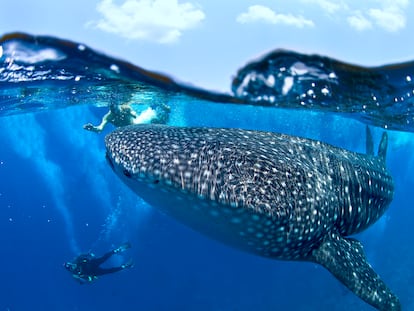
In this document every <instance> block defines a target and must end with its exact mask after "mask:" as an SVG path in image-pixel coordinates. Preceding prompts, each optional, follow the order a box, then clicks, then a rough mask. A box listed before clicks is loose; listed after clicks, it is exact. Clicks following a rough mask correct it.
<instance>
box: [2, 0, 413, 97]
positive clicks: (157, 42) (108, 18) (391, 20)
mask: <svg viewBox="0 0 414 311" xmlns="http://www.w3.org/2000/svg"><path fill="white" fill-rule="evenodd" d="M413 17H414V4H413V3H412V1H409V0H366V1H355V0H290V1H286V0H283V1H282V0H263V1H259V0H252V1H251V0H239V1H231V0H228V1H222V0H88V1H84V0H71V1H66V0H62V1H55V0H53V1H52V0H38V1H32V0H2V5H1V10H0V33H1V34H5V33H9V32H14V31H22V32H27V33H30V34H38V35H53V36H57V37H60V38H65V39H70V40H73V41H77V42H80V43H84V44H86V45H88V46H90V47H92V48H94V49H96V50H98V51H101V52H104V53H105V54H108V55H110V56H115V57H118V58H121V59H124V60H127V61H130V62H132V63H134V64H136V65H139V66H141V67H144V68H146V69H150V70H155V71H158V72H163V73H166V74H168V75H170V76H173V77H174V78H176V79H178V80H179V81H183V82H187V83H190V84H193V85H197V86H200V87H204V88H207V89H213V90H220V91H227V92H229V91H230V83H231V79H232V77H233V76H234V75H235V73H236V71H237V69H238V68H240V67H241V66H243V65H244V64H246V63H247V62H248V61H249V60H253V59H257V58H258V57H260V56H261V55H263V54H264V53H266V52H269V51H271V50H274V49H277V48H284V49H291V50H295V51H298V52H302V53H317V54H321V55H326V56H331V57H334V58H337V59H340V60H343V61H347V62H351V63H355V64H360V65H367V66H376V65H382V64H387V63H393V62H400V61H408V60H413V59H414V41H413V40H412V34H413V33H414V24H413Z"/></svg>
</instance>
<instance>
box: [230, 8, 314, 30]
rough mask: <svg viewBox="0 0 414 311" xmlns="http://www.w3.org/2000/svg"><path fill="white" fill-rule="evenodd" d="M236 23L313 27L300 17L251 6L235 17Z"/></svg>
mask: <svg viewBox="0 0 414 311" xmlns="http://www.w3.org/2000/svg"><path fill="white" fill-rule="evenodd" d="M236 20H237V22H239V23H241V24H247V23H255V22H264V23H268V24H282V25H288V26H294V27H298V28H303V27H313V26H314V23H313V21H311V20H309V19H306V18H304V17H303V16H300V15H292V14H277V13H275V12H274V11H273V10H272V9H269V8H268V7H265V6H263V5H252V6H250V7H249V8H248V9H247V12H245V13H241V14H240V15H239V16H237V19H236Z"/></svg>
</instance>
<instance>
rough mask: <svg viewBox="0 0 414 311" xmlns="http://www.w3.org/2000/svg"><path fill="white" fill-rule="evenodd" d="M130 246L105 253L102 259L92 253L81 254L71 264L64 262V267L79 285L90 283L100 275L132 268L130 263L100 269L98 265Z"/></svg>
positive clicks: (126, 244) (122, 246) (123, 246)
mask: <svg viewBox="0 0 414 311" xmlns="http://www.w3.org/2000/svg"><path fill="white" fill-rule="evenodd" d="M130 247H131V244H129V243H125V244H123V245H121V246H120V247H118V248H116V249H114V250H112V251H110V252H108V253H106V254H105V255H103V256H102V257H96V256H95V255H94V254H93V253H88V254H81V255H79V256H78V257H76V258H75V259H74V260H73V262H65V263H64V265H63V266H64V267H65V268H66V269H67V270H68V271H69V272H70V273H72V277H74V278H75V279H76V280H78V281H79V282H80V283H81V284H84V283H91V282H93V281H94V280H96V279H97V278H98V276H100V275H104V274H109V273H114V272H118V271H121V270H124V269H127V268H131V267H132V262H131V261H129V262H128V263H125V264H122V265H121V266H119V267H113V268H101V267H100V265H101V264H103V263H104V262H105V261H107V260H108V259H109V258H110V257H111V256H112V255H115V254H118V253H120V252H123V251H125V250H126V249H128V248H130Z"/></svg>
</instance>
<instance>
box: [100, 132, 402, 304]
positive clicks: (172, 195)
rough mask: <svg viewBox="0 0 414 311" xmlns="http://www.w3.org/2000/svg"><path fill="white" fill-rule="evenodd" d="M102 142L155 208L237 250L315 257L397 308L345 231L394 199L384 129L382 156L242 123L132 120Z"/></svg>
mask: <svg viewBox="0 0 414 311" xmlns="http://www.w3.org/2000/svg"><path fill="white" fill-rule="evenodd" d="M105 142H106V148H107V159H108V160H109V163H110V164H111V166H112V168H113V169H114V171H115V172H116V173H117V174H118V176H120V178H121V179H122V180H123V181H124V182H125V183H126V184H127V185H128V186H129V187H130V188H131V189H133V190H134V191H135V192H136V193H137V194H138V195H139V196H140V197H142V198H143V199H145V200H146V201H147V202H148V203H150V204H151V205H153V206H154V207H157V208H159V209H161V210H162V211H164V212H165V213H167V214H169V215H171V216H173V217H174V218H176V219H177V220H179V221H181V222H183V223H185V224H187V225H188V226H190V227H192V228H194V229H195V230H198V231H200V232H203V233H205V234H207V235H209V236H211V237H213V238H215V239H217V240H219V241H222V242H224V243H227V244H229V245H231V246H234V247H237V248H239V249H242V250H245V251H248V252H251V253H255V254H258V255H261V256H265V257H271V258H275V259H283V260H302V261H312V262H316V263H319V264H321V265H323V266H325V267H326V268H327V269H328V270H329V271H330V272H331V273H332V274H333V275H335V277H336V278H338V279H339V280H340V281H341V282H342V283H343V284H344V285H346V286H347V287H348V288H349V289H351V290H352V291H353V292H354V293H355V294H357V295H358V296H359V297H361V298H362V299H364V300H365V301H367V302H368V303H369V304H371V305H373V306H374V307H376V308H377V309H379V310H400V303H399V301H398V298H397V297H396V296H394V294H393V293H392V292H391V291H390V290H389V289H388V288H387V286H386V285H385V284H384V282H383V281H382V280H381V279H380V277H379V276H378V275H377V274H376V273H375V272H374V271H373V269H372V268H371V266H370V265H369V263H368V262H367V261H366V259H365V256H364V253H363V249H362V246H361V244H360V243H359V242H358V241H356V240H354V239H350V238H346V236H348V235H351V234H354V233H357V232H360V231H362V230H364V229H366V228H367V227H369V226H370V225H371V224H373V223H374V222H375V221H376V220H377V219H378V218H379V217H381V215H382V214H383V213H384V212H385V210H386V208H387V207H388V205H389V203H390V202H391V200H392V198H393V192H394V188H393V181H392V178H391V176H390V175H389V174H388V172H387V170H386V168H385V149H386V146H387V136H386V135H385V134H384V136H383V139H382V142H381V144H380V150H379V154H380V155H381V156H378V157H374V156H373V155H364V154H358V153H354V152H350V151H347V150H344V149H340V148H336V147H334V146H331V145H328V144H325V143H322V142H319V141H315V140H309V139H304V138H300V137H295V136H288V135H284V134H276V133H270V132H259V131H248V130H240V129H216V128H189V127H169V126H156V125H137V126H129V127H124V128H119V129H117V130H115V131H114V132H112V133H111V134H109V135H108V136H107V137H106V140H105ZM367 146H368V145H367Z"/></svg>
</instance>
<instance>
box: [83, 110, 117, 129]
mask: <svg viewBox="0 0 414 311" xmlns="http://www.w3.org/2000/svg"><path fill="white" fill-rule="evenodd" d="M110 116H111V112H110V111H109V112H107V113H106V114H105V115H104V116H103V118H102V122H101V124H99V125H97V126H94V125H92V124H91V123H88V124H85V125H84V126H83V128H84V129H85V130H88V131H91V132H96V133H100V132H102V130H103V129H104V127H105V126H106V125H107V124H108V119H109V117H110Z"/></svg>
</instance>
